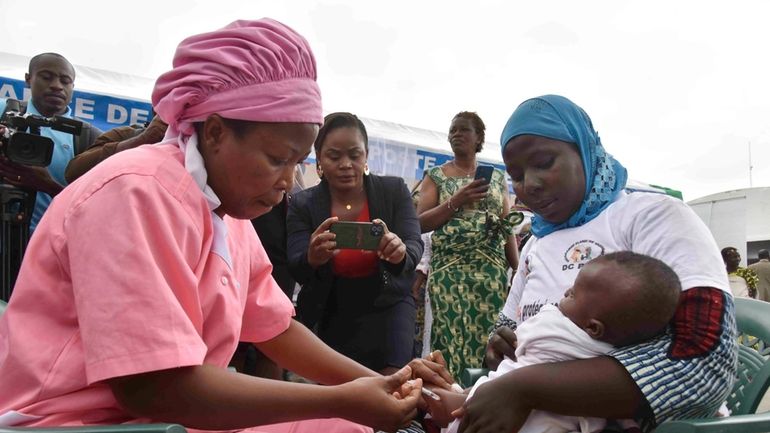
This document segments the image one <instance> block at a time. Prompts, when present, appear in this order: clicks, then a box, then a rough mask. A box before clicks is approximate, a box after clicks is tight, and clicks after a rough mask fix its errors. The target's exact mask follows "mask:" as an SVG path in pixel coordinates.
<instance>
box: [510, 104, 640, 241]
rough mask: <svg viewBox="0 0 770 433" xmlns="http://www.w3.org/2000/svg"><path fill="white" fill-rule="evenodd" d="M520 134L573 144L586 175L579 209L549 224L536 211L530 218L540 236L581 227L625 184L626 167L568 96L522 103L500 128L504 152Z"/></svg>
mask: <svg viewBox="0 0 770 433" xmlns="http://www.w3.org/2000/svg"><path fill="white" fill-rule="evenodd" d="M522 134H531V135H539V136H542V137H546V138H551V139H554V140H559V141H565V142H567V143H573V144H575V145H576V146H577V148H578V152H579V153H580V159H582V160H583V172H584V173H585V178H586V193H585V196H584V197H583V203H582V204H581V205H580V209H578V210H577V211H575V213H573V214H572V215H571V216H570V217H569V219H567V221H564V222H562V223H559V224H553V223H550V222H548V221H546V220H544V219H543V218H541V217H540V216H539V215H537V214H535V216H534V218H533V219H532V232H533V233H534V234H535V236H537V237H539V238H542V237H543V236H546V235H548V234H550V233H553V232H555V231H557V230H561V229H566V228H571V227H579V226H582V225H583V224H585V223H587V222H588V221H591V220H592V219H594V218H596V217H597V216H599V214H600V213H601V212H602V211H603V210H604V209H605V208H606V207H607V206H609V205H610V203H612V202H613V201H614V200H615V197H617V195H618V192H620V190H622V189H623V188H624V187H625V186H626V179H627V173H626V169H625V167H623V166H622V165H621V164H620V163H619V162H617V161H615V159H614V158H613V157H612V155H610V154H609V153H607V152H605V151H604V148H603V147H602V142H601V140H600V139H599V134H598V133H597V132H596V131H595V130H594V127H593V125H592V124H591V119H590V118H589V117H588V114H586V112H585V111H583V109H582V108H580V107H578V106H577V105H575V103H574V102H572V101H570V100H569V99H567V98H565V97H563V96H557V95H545V96H540V97H538V98H532V99H528V100H526V101H524V102H522V103H521V105H519V106H518V108H516V110H515V111H514V112H513V114H511V117H510V118H509V119H508V122H507V123H506V124H505V128H503V134H502V136H501V137H500V143H501V145H502V150H503V152H505V145H506V144H507V143H508V142H509V141H510V140H511V139H512V138H514V137H516V136H518V135H522Z"/></svg>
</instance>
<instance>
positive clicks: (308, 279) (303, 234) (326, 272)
mask: <svg viewBox="0 0 770 433" xmlns="http://www.w3.org/2000/svg"><path fill="white" fill-rule="evenodd" d="M364 188H365V189H366V198H367V202H368V203H369V216H370V219H375V218H379V219H381V220H382V221H384V222H385V224H387V226H388V229H389V230H390V231H392V232H393V233H395V234H397V235H398V237H399V238H401V240H402V241H403V242H404V245H405V246H406V256H405V258H404V261H403V262H401V263H400V264H398V265H394V264H392V263H388V262H385V261H383V260H380V261H379V273H380V281H381V284H380V287H378V288H376V289H377V290H379V291H380V293H379V295H378V296H377V298H376V299H375V305H377V306H388V305H392V304H394V303H396V302H398V301H401V300H404V299H411V290H412V283H413V282H414V276H415V273H414V270H415V268H416V267H417V264H418V263H419V262H420V258H421V257H422V249H423V245H422V240H421V239H420V221H419V219H418V218H417V213H416V211H415V209H414V204H413V202H412V198H411V196H410V194H409V190H408V189H407V187H406V184H405V183H404V180H403V179H401V178H399V177H392V176H376V175H372V174H370V175H367V176H364ZM330 216H331V194H330V192H329V184H328V183H327V182H326V181H324V180H322V181H321V183H320V184H318V185H316V186H314V187H312V188H308V189H306V190H304V191H300V192H298V193H297V194H295V195H294V196H292V198H291V200H290V201H289V211H288V213H287V215H286V228H287V231H288V241H287V252H288V258H289V272H291V274H292V276H293V277H294V279H295V280H297V282H298V283H300V284H301V285H302V290H301V291H300V293H299V297H298V298H297V313H298V316H299V319H300V320H301V321H302V322H303V323H304V324H305V325H306V326H308V327H312V326H314V325H315V324H316V323H317V322H318V321H319V320H321V319H322V316H323V312H324V310H325V308H326V302H327V298H328V297H329V293H330V291H331V288H332V287H333V285H334V281H335V279H336V277H335V276H334V274H333V273H332V267H331V262H328V263H326V264H325V265H323V266H320V267H319V268H318V269H315V270H314V269H313V268H312V267H310V265H309V264H308V262H307V248H308V245H309V244H310V235H311V234H312V233H313V231H315V229H316V228H317V227H318V226H319V225H321V223H322V222H324V221H325V220H326V219H327V218H329V217H330Z"/></svg>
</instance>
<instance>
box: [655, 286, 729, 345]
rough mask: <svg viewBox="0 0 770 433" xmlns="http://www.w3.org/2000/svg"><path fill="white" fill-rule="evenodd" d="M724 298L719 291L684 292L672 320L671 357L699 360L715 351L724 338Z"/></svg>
mask: <svg viewBox="0 0 770 433" xmlns="http://www.w3.org/2000/svg"><path fill="white" fill-rule="evenodd" d="M724 298H725V296H724V295H723V293H722V291H721V290H717V289H712V290H687V291H684V292H682V296H681V298H680V301H679V307H678V308H677V310H676V313H675V314H674V319H673V320H672V334H673V335H672V340H673V341H672V342H671V349H670V350H669V357H671V358H672V359H688V358H697V357H700V356H705V355H707V354H708V353H709V352H711V351H712V350H714V348H715V347H716V346H717V344H719V337H720V335H721V334H722V314H723V313H724V309H725V307H724Z"/></svg>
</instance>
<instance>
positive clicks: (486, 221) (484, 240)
mask: <svg viewBox="0 0 770 433" xmlns="http://www.w3.org/2000/svg"><path fill="white" fill-rule="evenodd" d="M428 175H429V176H430V178H431V180H433V182H435V184H436V186H437V187H438V191H439V203H445V202H446V201H447V200H448V199H449V197H451V196H452V195H453V194H454V193H455V192H457V190H459V189H460V188H462V187H463V186H465V185H467V184H468V183H470V182H471V181H472V180H473V179H472V178H471V177H447V176H446V175H445V174H444V172H443V171H442V170H441V167H433V168H432V169H431V170H430V171H429V172H428ZM505 192H506V182H505V176H504V174H503V172H502V171H500V170H497V169H495V170H494V172H493V174H492V182H491V184H490V187H489V193H488V194H487V196H486V197H485V198H484V199H483V200H481V201H479V202H476V203H474V204H473V205H471V206H466V207H464V208H462V209H460V211H458V212H457V213H456V214H455V216H454V217H453V218H452V219H450V220H449V221H447V222H446V223H445V224H444V225H443V226H441V227H439V228H438V229H436V230H435V231H434V232H433V237H432V238H431V240H432V244H433V255H432V256H431V262H430V276H429V277H428V290H429V291H430V301H431V308H432V310H433V327H432V331H431V345H432V348H433V349H434V350H435V349H438V350H441V352H442V353H443V355H444V358H445V359H446V361H447V367H448V368H449V371H450V373H452V375H453V376H455V377H459V374H460V373H461V372H462V371H463V369H465V368H468V367H480V366H481V363H482V361H483V359H484V350H485V348H486V345H487V338H488V334H489V332H490V330H491V329H492V326H493V325H494V324H495V319H496V318H497V313H498V312H499V311H500V310H501V309H502V307H503V304H504V303H505V299H506V297H507V295H508V278H507V269H508V261H507V259H506V257H505V242H506V240H507V238H508V236H509V235H510V234H511V233H513V226H514V225H515V224H517V223H518V222H520V220H521V214H520V213H518V212H515V213H511V214H509V215H508V216H507V217H506V218H504V219H501V218H500V217H499V215H500V214H501V213H502V212H503V198H504V194H505Z"/></svg>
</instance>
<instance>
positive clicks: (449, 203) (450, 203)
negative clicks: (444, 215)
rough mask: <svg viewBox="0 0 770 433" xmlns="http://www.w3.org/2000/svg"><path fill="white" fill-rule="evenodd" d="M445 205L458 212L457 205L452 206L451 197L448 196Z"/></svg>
mask: <svg viewBox="0 0 770 433" xmlns="http://www.w3.org/2000/svg"><path fill="white" fill-rule="evenodd" d="M446 207H447V209H449V210H451V211H454V212H460V208H459V207H454V206H452V197H449V200H447V201H446Z"/></svg>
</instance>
